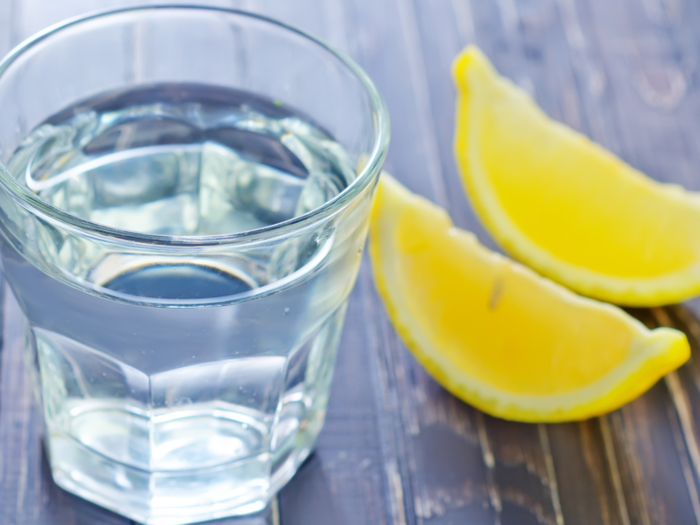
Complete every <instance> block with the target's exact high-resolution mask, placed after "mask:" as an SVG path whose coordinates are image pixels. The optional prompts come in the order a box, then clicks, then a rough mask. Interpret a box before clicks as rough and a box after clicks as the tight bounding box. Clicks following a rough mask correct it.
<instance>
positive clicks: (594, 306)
mask: <svg viewBox="0 0 700 525" xmlns="http://www.w3.org/2000/svg"><path fill="white" fill-rule="evenodd" d="M370 228H371V230H370V256H371V260H372V268H373V272H374V276H375V281H376V283H377V288H378V290H379V292H380V295H381V297H382V299H383V301H384V304H385V306H386V308H387V311H388V312H389V316H390V318H391V321H392V323H393V325H394V327H395V328H396V330H397V332H398V333H399V334H400V335H401V337H402V339H403V340H404V342H405V343H406V345H407V346H408V347H409V349H410V350H411V351H412V352H413V354H414V355H415V356H416V358H417V359H418V360H419V361H420V362H421V364H422V365H423V366H424V367H425V368H426V369H427V370H428V372H429V373H430V374H431V375H432V376H433V377H434V378H435V379H436V380H437V381H438V382H440V383H441V384H442V385H443V386H444V387H445V388H447V389H448V390H450V391H451V392H452V393H453V394H455V395H456V396H458V397H460V398H461V399H463V400H464V401H466V402H468V403H470V404H472V405H474V406H476V407H478V408H480V409H481V410H483V411H485V412H488V413H490V414H492V415H495V416H499V417H502V418H505V419H512V420H517V421H533V422H534V421H564V420H577V419H584V418H588V417H591V416H594V415H598V414H601V413H604V412H608V411H610V410H613V409H615V408H617V407H619V406H621V405H622V404H624V403H626V402H627V401H629V400H631V399H633V398H635V397H636V396H638V395H639V394H641V393H642V392H644V391H645V390H646V389H648V388H649V387H650V386H651V385H653V384H654V383H655V382H656V381H657V380H658V379H659V378H660V377H662V376H663V375H665V374H666V373H668V372H670V371H671V370H673V369H675V368H677V367H678V366H680V365H681V364H682V363H683V362H685V361H686V360H687V359H688V357H689V355H690V348H689V346H688V342H687V340H686V338H685V336H684V335H683V334H682V333H681V332H678V331H676V330H672V329H668V328H658V329H655V330H653V331H650V330H648V329H647V328H646V327H645V326H643V325H642V324H641V323H639V322H638V321H637V320H635V319H633V318H632V317H630V316H628V315H627V314H626V313H624V312H623V311H622V310H620V309H619V308H617V307H614V306H612V305H608V304H603V303H599V302H597V301H595V300H592V299H587V298H584V297H580V296H578V295H575V294H574V293H572V292H570V291H569V290H567V289H565V288H563V287H562V286H559V285H558V284H555V283H553V282H552V281H549V280H547V279H544V278H542V277H540V276H538V275H537V274H535V273H534V272H533V271H531V270H530V269H528V268H526V267H524V266H522V265H520V264H518V263H515V262H513V261H511V260H509V259H507V258H505V257H503V256H502V255H500V254H497V253H494V252H491V251H490V250H488V249H487V248H485V247H484V246H482V245H481V244H479V243H478V241H477V240H476V238H475V237H474V236H473V235H472V234H470V233H469V232H466V231H464V230H460V229H458V228H456V227H454V226H453V224H452V221H451V220H450V218H449V217H448V215H447V213H446V212H445V211H444V210H443V209H441V208H439V207H437V206H435V205H433V204H431V203H430V202H428V201H427V200H425V199H423V198H421V197H418V196H417V195H414V194H412V193H411V192H409V191H408V190H407V189H406V188H404V187H403V186H402V185H401V184H399V183H398V182H397V181H396V180H394V179H392V178H391V177H389V176H387V175H386V174H384V175H382V178H381V181H380V183H379V188H378V190H377V196H376V200H375V204H374V207H373V211H372V222H371V227H370Z"/></svg>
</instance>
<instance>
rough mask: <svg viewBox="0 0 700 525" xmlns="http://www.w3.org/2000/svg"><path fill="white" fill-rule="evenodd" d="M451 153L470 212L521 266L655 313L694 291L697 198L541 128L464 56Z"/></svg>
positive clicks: (699, 246) (482, 63)
mask: <svg viewBox="0 0 700 525" xmlns="http://www.w3.org/2000/svg"><path fill="white" fill-rule="evenodd" d="M454 78H455V83H456V86H457V93H458V97H457V114H456V131H455V155H456V158H457V164H458V166H459V168H460V173H461V175H462V180H463V182H464V185H465V187H466V188H467V191H468V194H469V196H470V199H471V201H472V203H473V204H474V207H475V209H476V211H477V213H478V215H479V217H480V218H481V220H482V221H483V222H484V224H485V226H486V227H487V228H488V230H489V232H490V233H491V234H492V235H493V236H494V237H495V238H496V240H498V242H499V243H500V244H501V245H502V246H503V247H504V248H505V249H506V250H508V251H509V252H510V253H512V254H513V255H515V256H516V257H517V258H518V259H519V260H521V261H523V262H525V263H527V264H528V265H529V266H531V267H532V268H534V269H536V270H537V271H539V272H541V273H542V274H544V275H546V276H547V277H550V278H552V279H554V280H556V281H558V282H560V283H562V284H565V285H566V286H567V287H569V288H571V289H573V290H575V291H577V292H580V293H582V294H584V295H588V296H591V297H595V298H597V299H601V300H605V301H611V302H615V303H618V304H626V305H633V306H656V305H661V304H667V303H670V302H677V301H681V300H684V299H687V298H689V297H691V296H693V295H696V294H697V293H700V228H698V227H697V226H696V225H697V224H698V223H699V222H700V199H698V197H697V196H696V195H694V194H691V193H689V192H686V191H684V190H683V189H681V188H680V187H678V186H675V185H669V184H660V183H658V182H655V181H653V180H651V179H649V178H647V177H646V176H645V175H643V174H642V173H640V172H639V171H637V170H635V169H633V168H632V167H630V166H628V165H627V164H625V163H624V162H622V161H621V160H620V159H618V158H617V157H615V156H614V155H612V154H611V153H609V152H607V151H606V150H604V149H603V148H602V147H600V146H598V145H597V144H594V143H593V142H591V141H590V140H588V139H587V138H586V137H584V136H583V135H581V134H579V133H577V132H575V131H573V130H571V129H570V128H568V127H566V126H564V125H562V124H559V123H557V122H555V121H553V120H550V119H549V118H548V117H547V116H546V115H545V114H544V112H542V110H541V109H540V108H538V107H537V106H536V104H535V103H534V102H533V101H532V99H531V98H530V97H529V96H528V95H527V94H526V93H525V92H524V91H522V90H521V89H520V88H518V87H517V86H515V85H514V84H512V83H511V82H510V81H508V80H507V79H505V78H502V77H500V76H499V75H498V74H497V73H496V71H495V70H494V69H493V67H492V66H491V64H490V63H489V62H488V60H487V59H486V57H484V56H483V54H482V53H481V52H480V51H479V50H478V49H476V48H473V47H472V48H468V49H467V50H466V51H464V52H463V53H462V54H461V55H460V56H459V57H458V58H457V59H456V61H455V64H454Z"/></svg>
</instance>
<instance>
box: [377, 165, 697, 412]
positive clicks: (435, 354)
mask: <svg viewBox="0 0 700 525" xmlns="http://www.w3.org/2000/svg"><path fill="white" fill-rule="evenodd" d="M384 177H385V178H386V176H384ZM386 179H387V180H386V183H388V184H391V185H396V186H395V187H399V188H400V186H399V185H398V183H395V182H393V181H392V180H391V179H389V178H386ZM404 191H406V195H409V196H410V197H409V198H418V197H414V196H412V195H411V194H410V193H408V191H407V190H404ZM379 198H381V197H379ZM426 202H427V201H426ZM376 208H377V206H375V210H376ZM379 215H380V214H379V213H377V212H373V217H372V226H371V228H372V231H371V237H370V246H369V252H370V258H371V260H372V267H373V273H374V278H375V282H376V285H377V289H378V291H379V294H380V296H381V297H382V299H383V301H384V305H385V307H386V309H387V312H388V314H389V317H390V319H391V320H392V323H393V325H394V328H395V329H396V331H397V332H398V334H399V335H400V336H401V338H402V339H403V341H404V343H405V344H406V346H407V347H408V348H409V349H410V350H411V352H412V353H413V354H414V356H415V357H416V359H417V360H418V361H419V362H420V363H421V365H423V367H424V368H425V369H426V370H427V371H428V373H430V375H432V376H433V377H434V378H435V379H436V380H437V381H438V382H439V383H440V384H441V385H442V386H443V387H445V388H446V389H447V390H448V391H450V392H451V393H452V394H454V395H455V396H457V397H459V398H460V399H462V400H464V401H466V402H468V403H470V404H471V405H473V406H475V407H476V408H478V409H480V410H483V411H484V412H487V413H489V414H492V415H494V416H497V417H501V418H504V419H511V420H516V421H524V422H560V421H572V420H581V419H587V418H590V417H593V416H597V415H600V414H603V413H606V412H609V411H611V410H615V409H616V408H619V407H620V406H622V405H624V404H625V403H627V402H628V401H631V400H632V399H634V398H636V397H637V396H638V395H640V394H641V393H643V392H644V391H646V390H647V389H649V388H650V387H651V386H652V385H654V384H655V383H656V382H657V381H658V380H659V379H660V378H661V377H663V376H664V375H666V374H667V373H668V372H670V371H672V370H674V369H676V368H678V367H679V366H680V365H682V364H683V363H684V362H685V361H687V359H688V358H689V356H690V347H689V345H688V342H687V339H686V338H685V336H684V335H683V334H682V333H680V332H678V331H676V330H673V329H669V328H657V329H655V330H653V331H651V330H649V329H647V328H646V327H645V326H644V325H643V324H642V323H640V322H639V321H637V320H636V319H634V318H632V317H629V316H628V315H627V314H625V313H624V312H622V310H620V309H619V308H617V307H615V306H612V305H609V304H604V303H599V302H598V301H596V300H594V299H588V298H585V297H580V296H577V295H575V294H573V293H572V292H570V291H568V290H566V289H565V288H563V287H562V286H560V285H558V284H556V283H554V282H552V281H549V280H547V279H544V278H542V277H540V276H539V275H537V274H536V273H534V272H532V271H531V270H530V269H529V268H526V267H524V266H521V265H518V264H517V263H511V264H513V265H514V267H515V268H517V270H518V271H521V272H525V273H528V274H530V278H533V279H536V280H538V281H539V282H540V284H541V285H542V286H544V287H550V288H553V289H555V290H556V291H557V293H558V294H559V295H560V297H561V299H562V300H563V301H569V302H574V303H578V304H579V305H594V306H595V307H596V308H601V309H605V310H607V311H608V313H609V314H610V315H614V316H617V317H618V318H620V319H622V320H624V322H625V323H626V324H627V325H628V326H629V327H631V328H632V329H633V331H634V337H633V346H632V348H631V349H630V357H629V358H628V359H626V360H625V361H624V362H623V363H621V364H620V365H618V366H616V367H614V368H612V369H611V370H609V371H608V372H607V373H606V374H605V375H604V376H602V377H601V378H600V379H598V380H597V381H594V382H592V383H590V384H589V385H587V386H586V387H584V388H580V389H576V390H573V391H569V392H563V393H559V394H555V395H527V394H520V393H509V392H506V391H504V390H502V389H499V388H495V387H493V386H491V385H489V384H487V383H485V382H483V381H480V380H478V379H476V378H474V377H472V376H470V375H469V372H468V371H466V370H463V369H461V368H459V367H458V366H456V365H455V363H453V362H452V361H451V360H450V359H449V358H448V357H447V356H445V355H444V354H441V353H440V351H439V350H438V349H437V348H436V346H437V345H436V344H435V343H434V342H433V341H431V340H430V338H429V337H428V336H427V335H426V334H424V333H423V332H422V331H421V330H420V329H419V328H418V323H415V322H413V321H412V319H411V318H410V316H409V315H404V314H403V313H402V312H404V311H406V310H405V309H402V308H399V307H398V306H397V305H400V304H405V302H406V301H405V300H404V297H403V295H404V294H402V290H404V289H406V287H405V286H404V285H403V284H402V283H400V282H397V281H395V279H396V278H397V277H398V275H399V272H398V271H397V264H398V263H399V261H397V260H395V259H396V255H397V254H398V253H399V252H398V250H396V249H394V247H393V246H392V249H389V250H383V249H382V246H391V245H392V242H393V241H392V236H391V234H387V233H386V230H389V231H391V230H392V229H393V228H392V224H386V221H384V220H383V219H384V217H380V216H379ZM393 220H395V217H392V218H390V219H389V221H388V222H389V223H391V222H392V221H393Z"/></svg>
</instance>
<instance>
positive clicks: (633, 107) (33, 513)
mask: <svg viewBox="0 0 700 525" xmlns="http://www.w3.org/2000/svg"><path fill="white" fill-rule="evenodd" d="M135 3H138V2H134V1H124V0H99V1H96V0H0V53H3V54H4V53H5V52H7V51H8V50H9V48H10V47H11V46H13V45H15V44H17V43H18V42H19V41H20V40H22V39H24V38H25V37H27V36H29V35H30V34H32V33H34V32H36V31H37V30H39V29H42V28H43V27H45V26H47V25H49V24H52V23H54V22H57V21H59V20H61V19H63V18H66V17H69V16H73V15H77V14H80V13H83V12H86V11H89V10H94V9H96V8H109V7H118V6H124V5H134V4H135ZM190 3H192V2H190ZM208 3H214V4H217V5H223V6H229V7H238V8H244V9H249V10H252V11H256V12H262V13H265V14H267V15H270V16H273V17H275V18H278V19H281V20H284V21H287V22H289V23H291V24H294V25H298V26H300V27H303V28H305V29H307V30H309V31H311V32H313V33H315V34H317V35H320V36H321V37H323V38H325V39H327V40H329V41H330V42H332V43H333V44H335V45H336V46H338V47H340V48H341V49H344V50H346V51H348V52H349V53H350V54H351V55H352V56H353V57H354V58H355V59H356V60H357V61H358V62H359V63H360V65H361V66H362V67H363V68H365V70H366V71H367V72H368V73H369V75H370V76H371V77H372V78H373V79H374V81H375V82H376V83H377V85H378V87H379V89H380V91H381V92H382V93H383V95H384V97H385V98H386V101H387V103H388V106H389V109H390V112H391V120H392V141H391V150H390V154H389V157H388V159H387V162H386V169H387V170H388V171H390V172H392V173H393V174H394V175H395V176H396V177H398V178H399V179H400V180H402V181H403V182H404V183H405V184H406V185H407V186H408V187H410V188H411V189H412V190H413V191H416V192H419V193H421V194H423V195H425V196H427V197H428V198H430V199H432V200H433V201H435V202H437V203H438V204H440V205H442V206H444V207H446V208H447V209H448V210H449V212H450V214H451V215H452V217H453V218H454V221H455V222H456V224H457V225H459V226H461V227H464V228H467V229H470V230H472V231H474V232H476V234H477V235H478V237H479V238H480V240H481V241H482V242H484V243H485V244H487V245H488V246H491V247H494V245H493V242H492V241H491V240H490V239H489V237H488V235H487V234H486V233H485V232H484V230H483V229H482V228H481V227H480V225H479V223H478V222H477V220H476V218H475V216H474V214H473V212H472V210H471V208H470V206H469V204H468V202H467V200H466V197H465V195H464V192H463V191H462V188H461V186H460V182H459V180H458V176H457V173H456V168H455V165H454V161H453V158H452V152H451V148H452V126H453V104H454V91H453V88H452V83H451V79H450V63H451V61H452V59H453V57H454V56H455V55H456V54H457V53H458V51H459V50H460V49H461V48H462V47H463V46H465V45H466V44H467V43H474V42H475V43H477V44H478V45H479V46H480V47H481V48H482V49H483V50H484V51H485V52H486V53H487V54H488V55H489V56H490V57H491V58H492V60H493V61H494V63H495V64H496V66H497V67H498V69H499V70H500V71H501V72H502V73H504V74H506V75H507V76H509V77H511V78H513V79H514V80H515V81H516V82H517V83H518V84H520V85H521V86H523V87H524V88H525V89H527V90H528V91H530V92H532V93H533V94H534V96H535V97H536V99H537V101H538V102H539V103H540V105H541V106H542V107H543V108H544V109H545V110H546V111H547V112H548V113H549V114H550V115H552V116H553V117H555V118H557V119H559V120H561V121H564V122H566V123H567V124H569V125H571V126H573V127H574V128H577V129H579V130H581V131H583V132H584V133H586V134H588V135H589V136H591V137H592V138H593V139H594V140H596V141H598V142H600V143H602V144H603V145H605V146H606V147H607V148H609V149H611V150H612V151H614V152H616V153H617V154H619V155H620V156H622V157H623V158H624V159H626V160H627V161H629V162H630V163H631V164H632V165H634V166H636V167H638V168H640V169H642V170H643V171H645V172H646V173H648V174H649V175H651V176H652V177H654V178H656V179H658V180H663V181H674V182H678V183H681V184H683V185H685V186H687V187H689V188H691V189H694V190H700V86H699V79H700V74H699V73H698V61H699V60H700V32H699V31H698V29H700V2H698V1H696V0H636V1H635V0H293V1H292V0H255V1H252V0H249V1H235V0H232V1H224V0H221V1H213V0H210V1H209V2H208ZM0 118H2V115H1V113H0ZM698 227H700V225H698ZM13 300H14V299H13V298H12V297H11V296H10V295H9V294H6V295H5V303H4V304H5V309H4V311H5V312H8V313H7V314H6V315H5V317H4V331H3V346H2V353H1V355H0V358H1V359H0V362H1V369H0V524H1V525H10V524H12V525H14V524H17V525H58V524H61V525H64V524H65V525H67V524H81V525H82V524H86V525H87V524H100V525H102V524H114V525H116V524H125V523H128V520H126V519H123V518H121V517H119V516H116V515H114V514H112V513H110V512H107V511H104V510H102V509H101V508H99V507H96V506H94V505H92V504H90V503H87V502H84V501H82V500H80V499H79V498H76V497H74V496H72V495H70V494H68V493H66V492H63V491H62V490H60V489H58V488H57V487H56V486H55V485H54V484H53V482H52V481H51V477H50V474H49V471H48V466H47V463H46V460H45V458H44V456H43V453H42V450H41V447H40V444H39V437H38V435H37V433H36V430H35V422H36V419H37V418H38V417H39V415H38V412H37V410H36V409H35V408H33V407H32V404H31V398H30V391H29V385H28V383H27V380H26V378H25V376H24V372H23V365H22V355H21V346H22V334H21V331H20V327H19V325H18V322H17V321H18V320H17V319H16V318H15V317H14V316H13V315H12V313H11V310H12V309H11V308H8V305H9V304H10V302H11V301H13ZM693 311H696V312H700V302H691V303H690V304H688V305H686V306H677V307H676V306H674V307H669V308H664V309H656V310H651V311H648V310H644V311H637V312H635V313H636V314H637V315H638V316H639V317H640V318H642V319H643V320H645V321H646V322H647V323H649V324H650V325H657V324H663V325H672V326H676V327H679V328H681V329H682V330H685V331H686V332H687V333H688V335H689V336H691V339H692V340H693V352H694V354H693V355H694V360H693V361H691V362H690V363H689V364H688V365H686V366H685V367H683V368H682V369H681V370H679V371H678V372H677V373H674V374H671V375H670V376H668V377H667V378H666V379H665V380H664V381H661V382H660V383H658V384H657V385H656V386H655V387H654V388H652V390H651V391H650V392H648V393H647V394H645V395H644V396H642V397H641V398H640V399H638V400H636V401H634V402H632V403H630V404H628V405H627V406H625V407H623V408H622V409H621V410H618V411H617V412H614V413H612V414H610V415H607V416H605V417H601V418H598V419H593V420H590V421H584V422H580V423H569V424H560V425H525V424H516V423H510V422H506V421H501V420H498V419H494V418H491V417H489V416H486V415H484V414H481V413H480V412H478V411H477V410H475V409H473V408H471V407H470V406H468V405H466V404H464V403H462V402H461V401H458V400H457V399H455V398H454V397H452V396H451V395H450V394H448V393H446V392H445V391H444V390H443V389H442V388H441V387H440V386H438V385H437V384H436V383H435V382H434V381H433V380H432V379H431V378H430V377H429V376H428V375H427V374H426V373H425V372H424V371H423V370H422V369H421V367H420V366H418V365H417V364H416V362H415V361H414V359H413V358H412V357H411V355H410V354H409V353H408V352H407V351H406V350H405V348H404V346H403V345H402V343H401V342H400V340H399V339H398V338H397V336H396V334H395V333H394V331H393V329H392V327H391V325H390V324H389V322H388V320H387V317H386V314H385V312H384V309H383V307H382V305H381V303H380V301H379V300H378V297H377V294H376V292H375V290H374V285H373V282H372V276H371V273H370V269H369V266H368V264H367V263H366V262H365V264H364V265H363V267H362V271H361V274H360V277H359V280H358V283H357V287H356V288H355V291H354V292H353V295H352V298H351V301H350V307H349V312H348V318H347V322H346V327H345V332H344V336H343V340H342V344H341V351H340V356H339V359H338V365H337V372H336V378H335V383H334V387H333V394H332V398H331V403H330V408H329V412H328V417H327V421H326V426H325V429H324V431H323V433H322V435H321V438H320V441H319V444H318V450H317V451H316V453H315V454H314V455H313V456H312V457H311V458H310V459H309V460H308V461H307V462H306V463H305V464H304V465H303V466H302V468H301V469H300V471H299V473H298V474H297V475H296V477H295V478H294V479H293V480H292V481H291V482H290V483H289V485H288V486H287V487H286V488H285V489H284V490H283V491H282V492H281V494H280V495H279V497H278V499H277V501H276V502H274V503H273V504H272V505H271V506H270V508H269V509H268V510H267V511H265V512H264V513H262V514H261V515H259V516H253V517H251V518H248V519H245V520H233V519H231V520H222V521H221V522H220V523H221V524H222V525H223V524H239V525H243V524H245V525H262V524H279V523H281V524H282V525H365V524H367V525H375V524H376V525H414V524H426V525H448V524H450V525H457V524H460V525H462V524H464V525H482V524H495V525H498V524H502V525H530V524H532V525H535V524H543V525H563V524H566V525H661V524H667V525H691V524H699V525H700V492H699V491H698V487H699V486H700V485H699V484H700V477H699V474H700V447H699V446H698V436H700V368H699V367H700V365H699V364H698V363H699V362H700V361H699V360H698V352H699V351H700V347H699V346H698V344H697V341H698V340H700V325H699V324H698V323H697V322H696V320H695V317H694V314H693V313H692V312H693Z"/></svg>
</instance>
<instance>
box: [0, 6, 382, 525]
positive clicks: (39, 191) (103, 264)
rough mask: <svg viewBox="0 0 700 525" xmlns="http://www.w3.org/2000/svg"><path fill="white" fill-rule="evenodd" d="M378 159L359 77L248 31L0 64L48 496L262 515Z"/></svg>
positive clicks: (320, 360) (1, 186)
mask: <svg viewBox="0 0 700 525" xmlns="http://www.w3.org/2000/svg"><path fill="white" fill-rule="evenodd" d="M388 141H389V124H388V115H387V110H386V108H385V106H384V103H383V101H382V99H381V97H380V95H379V93H378V92H377V90H376V88H375V87H374V85H373V84H372V82H371V81H370V80H369V78H368V77H367V75H366V74H365V73H364V72H363V71H362V70H361V69H360V68H359V67H358V66H357V65H356V64H355V63H354V62H353V61H352V60H350V59H349V58H348V57H347V56H346V55H344V54H343V53H342V52H340V51H338V50H335V49H333V48H332V47H330V46H329V45H327V44H325V43H324V42H322V41H320V40H318V39H316V38H314V37H313V36H310V35H308V34H307V33H305V32H303V31H300V30H298V29H294V28H292V27H289V26H288V25H285V24H283V23H280V22H276V21H274V20H271V19H269V18H265V17H262V16H258V15H254V14H250V13H245V12H241V11H235V10H225V9H217V8H206V7H187V6H151V7H143V8H133V9H124V10H117V11H111V12H106V13H99V14H94V15H89V16H85V17H82V18H79V19H73V20H70V21H67V22H64V23H62V24H59V25H57V26H54V27H52V28H49V29H47V30H45V31H44V32H42V33H40V34H38V35H36V36H35V37H33V38H31V39H30V40H28V41H26V42H25V43H23V44H21V45H20V46H19V47H17V48H16V49H15V50H13V51H12V52H11V53H10V54H9V55H8V56H7V57H6V58H5V59H4V61H3V62H2V63H1V64H0V163H1V164H2V165H3V167H2V169H0V232H1V233H2V266H3V272H4V275H5V278H6V280H7V282H8V283H9V285H10V287H11V289H12V292H13V294H14V295H15V297H16V299H17V303H18V304H19V307H20V309H21V314H22V318H23V322H24V330H25V332H24V333H25V341H26V344H25V347H26V357H27V362H28V364H29V366H28V369H29V372H30V373H31V374H32V376H33V383H34V385H35V387H36V389H35V390H36V394H37V397H38V400H39V403H40V405H41V407H42V410H43V416H44V417H43V421H44V425H45V432H44V435H45V450H46V452H47V455H48V458H49V463H50V466H51V471H52V474H53V478H54V480H55V481H56V483H57V484H58V485H59V486H61V487H63V488H64V489H66V490H68V491H70V492H73V493H75V494H78V495H79V496H82V497H84V498H86V499H88V500H90V501H93V502H95V503H97V504H99V505H102V506H104V507H106V508H108V509H111V510H113V511H115V512H118V513H120V514H123V515H124V516H127V517H129V518H132V519H134V520H136V521H139V522H144V523H153V524H177V523H189V522H194V521H200V520H206V519H213V518H219V517H223V516H230V515H239V514H247V513H251V512H255V511H257V510H260V509H262V508H264V506H265V505H266V504H267V502H268V501H269V500H270V498H271V497H272V496H273V495H274V494H275V492H276V491H278V490H279V489H280V488H281V487H282V486H283V485H284V484H285V483H286V482H287V481H288V480H289V479H290V477H291V476H292V475H293V474H294V472H295V471H296V469H297V468H298V467H299V465H300V463H301V462H302V461H304V459H305V458H306V457H307V456H308V454H309V453H310V451H311V450H312V449H313V447H314V443H315V441H316V438H317V437H318V434H319V431H320V429H321V426H322V424H323V420H324V415H325V412H326V406H327V402H328V395H329V389H330V384H331V378H332V375H333V367H334V361H335V356H336V351H337V348H338V341H339V338H340V334H341V329H342V324H343V319H344V315H345V309H346V304H347V300H348V295H349V293H350V291H351V289H352V287H353V284H354V281H355V278H356V275H357V272H358V267H359V265H360V260H361V254H362V251H363V246H364V243H365V238H366V234H367V228H368V221H369V211H370V207H371V201H372V195H373V191H374V188H375V186H376V182H377V180H378V175H379V172H380V168H381V164H382V162H383V160H384V157H385V155H386V151H387V147H388ZM348 351H352V349H351V348H349V349H348Z"/></svg>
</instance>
